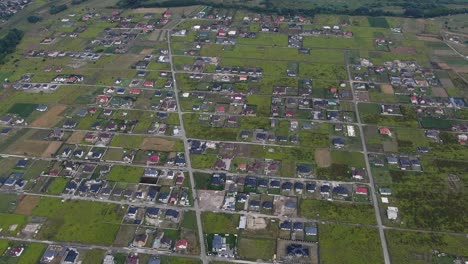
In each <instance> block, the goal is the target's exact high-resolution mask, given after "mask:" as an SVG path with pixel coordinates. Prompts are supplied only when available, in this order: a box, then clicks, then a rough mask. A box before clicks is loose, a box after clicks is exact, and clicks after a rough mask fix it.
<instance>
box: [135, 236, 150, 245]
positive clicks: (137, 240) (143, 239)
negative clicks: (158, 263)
mask: <svg viewBox="0 0 468 264" xmlns="http://www.w3.org/2000/svg"><path fill="white" fill-rule="evenodd" d="M147 240H148V235H147V234H138V235H136V236H135V238H134V239H133V243H132V246H134V247H144V246H145V245H146V241H147Z"/></svg>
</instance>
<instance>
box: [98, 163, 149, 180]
mask: <svg viewBox="0 0 468 264" xmlns="http://www.w3.org/2000/svg"><path fill="white" fill-rule="evenodd" d="M144 171H145V169H144V168H142V167H132V166H123V165H115V166H112V168H111V170H110V172H109V174H108V175H107V179H108V180H109V181H116V182H130V183H138V182H140V178H141V176H143V172H144Z"/></svg>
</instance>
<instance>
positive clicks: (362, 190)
mask: <svg viewBox="0 0 468 264" xmlns="http://www.w3.org/2000/svg"><path fill="white" fill-rule="evenodd" d="M367 193H368V189H367V188H366V187H357V188H356V194H362V195H367Z"/></svg>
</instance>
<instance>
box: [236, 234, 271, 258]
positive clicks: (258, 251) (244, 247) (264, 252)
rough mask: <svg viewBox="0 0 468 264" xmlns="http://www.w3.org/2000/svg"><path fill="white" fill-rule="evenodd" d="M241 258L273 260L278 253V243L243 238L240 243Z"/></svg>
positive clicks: (269, 240) (268, 240)
mask: <svg viewBox="0 0 468 264" xmlns="http://www.w3.org/2000/svg"><path fill="white" fill-rule="evenodd" d="M238 247H239V248H238V250H239V256H240V257H241V258H245V259H250V260H254V261H255V260H257V259H264V260H271V259H272V258H273V255H274V254H275V253H276V241H275V240H272V239H251V238H241V239H240V240H239V243H238Z"/></svg>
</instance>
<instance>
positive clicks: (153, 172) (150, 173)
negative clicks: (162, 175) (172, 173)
mask: <svg viewBox="0 0 468 264" xmlns="http://www.w3.org/2000/svg"><path fill="white" fill-rule="evenodd" d="M158 174H159V173H158V170H157V169H154V168H145V172H144V174H143V175H144V176H145V177H158Z"/></svg>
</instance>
